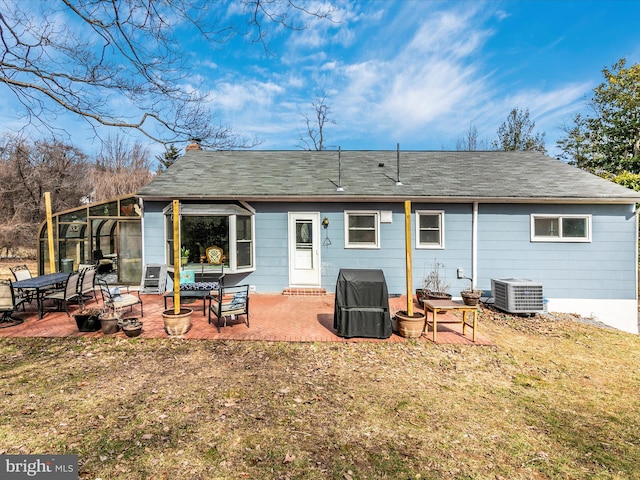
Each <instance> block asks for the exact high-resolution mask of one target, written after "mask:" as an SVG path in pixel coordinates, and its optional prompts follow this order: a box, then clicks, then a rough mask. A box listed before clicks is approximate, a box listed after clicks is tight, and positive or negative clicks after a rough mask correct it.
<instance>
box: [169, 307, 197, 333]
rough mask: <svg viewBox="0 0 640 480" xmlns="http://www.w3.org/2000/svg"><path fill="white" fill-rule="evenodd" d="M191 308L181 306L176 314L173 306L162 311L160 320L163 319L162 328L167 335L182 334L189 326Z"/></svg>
mask: <svg viewBox="0 0 640 480" xmlns="http://www.w3.org/2000/svg"><path fill="white" fill-rule="evenodd" d="M192 313H193V310H191V309H190V308H181V309H180V313H178V314H176V313H175V311H174V310H173V308H171V309H169V310H165V311H164V312H162V320H163V321H164V329H165V331H166V332H167V334H168V335H184V334H185V333H187V332H188V331H189V329H190V328H191V314H192Z"/></svg>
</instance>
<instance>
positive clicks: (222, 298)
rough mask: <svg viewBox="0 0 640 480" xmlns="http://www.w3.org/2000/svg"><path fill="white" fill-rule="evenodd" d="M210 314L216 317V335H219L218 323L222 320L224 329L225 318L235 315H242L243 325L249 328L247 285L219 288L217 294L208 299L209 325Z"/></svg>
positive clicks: (225, 324)
mask: <svg viewBox="0 0 640 480" xmlns="http://www.w3.org/2000/svg"><path fill="white" fill-rule="evenodd" d="M212 313H213V314H214V315H215V316H216V317H217V322H216V326H217V327H218V333H220V321H221V320H222V319H224V326H225V327H226V326H227V317H230V316H235V315H237V316H240V315H244V316H245V317H246V322H245V323H246V324H247V328H249V285H238V286H235V287H220V290H218V293H216V294H212V295H211V297H209V323H211V314H212Z"/></svg>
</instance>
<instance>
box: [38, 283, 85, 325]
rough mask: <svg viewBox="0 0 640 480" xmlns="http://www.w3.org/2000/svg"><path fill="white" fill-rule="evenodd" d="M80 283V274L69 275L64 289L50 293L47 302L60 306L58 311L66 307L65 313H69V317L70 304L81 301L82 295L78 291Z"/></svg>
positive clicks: (46, 297) (46, 298)
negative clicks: (51, 301)
mask: <svg viewBox="0 0 640 480" xmlns="http://www.w3.org/2000/svg"><path fill="white" fill-rule="evenodd" d="M79 283H80V272H73V273H70V274H69V277H67V281H66V282H65V283H64V288H62V289H61V290H58V291H55V292H53V293H50V294H49V295H45V297H44V299H45V300H53V301H54V302H56V303H57V304H58V309H62V305H64V311H65V312H67V316H70V313H69V303H70V302H71V301H73V300H76V301H78V303H81V301H80V296H81V295H80V293H79V291H78V285H79Z"/></svg>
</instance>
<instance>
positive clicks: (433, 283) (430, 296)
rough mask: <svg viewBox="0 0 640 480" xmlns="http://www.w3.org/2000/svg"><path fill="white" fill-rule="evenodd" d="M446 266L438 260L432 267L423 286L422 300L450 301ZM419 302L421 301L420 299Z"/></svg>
mask: <svg viewBox="0 0 640 480" xmlns="http://www.w3.org/2000/svg"><path fill="white" fill-rule="evenodd" d="M444 269H445V265H444V263H440V262H438V261H437V260H436V261H434V262H433V264H432V265H431V270H430V271H429V273H428V274H427V275H426V276H425V277H424V280H423V286H422V298H423V299H424V300H449V299H451V294H449V293H448V290H449V284H448V283H447V280H446V278H445V274H444ZM418 301H420V299H419V298H418Z"/></svg>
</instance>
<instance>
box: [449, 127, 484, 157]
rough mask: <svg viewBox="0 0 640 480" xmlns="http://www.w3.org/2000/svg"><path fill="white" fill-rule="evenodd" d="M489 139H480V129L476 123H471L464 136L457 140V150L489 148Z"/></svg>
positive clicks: (471, 150)
mask: <svg viewBox="0 0 640 480" xmlns="http://www.w3.org/2000/svg"><path fill="white" fill-rule="evenodd" d="M487 147H488V143H487V140H478V129H477V128H476V126H475V125H473V124H471V123H470V124H469V129H468V130H467V131H466V132H465V134H464V136H463V137H462V138H459V139H458V140H456V150H458V151H468V152H473V151H478V150H487Z"/></svg>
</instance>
